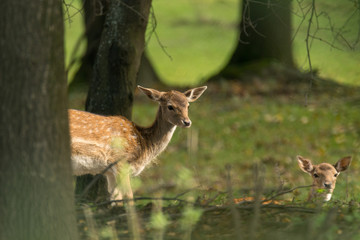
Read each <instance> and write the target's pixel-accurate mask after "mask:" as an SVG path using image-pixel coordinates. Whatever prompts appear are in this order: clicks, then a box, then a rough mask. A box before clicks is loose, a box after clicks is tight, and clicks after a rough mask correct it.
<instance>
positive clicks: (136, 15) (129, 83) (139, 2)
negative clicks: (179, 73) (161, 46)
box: [76, 0, 151, 201]
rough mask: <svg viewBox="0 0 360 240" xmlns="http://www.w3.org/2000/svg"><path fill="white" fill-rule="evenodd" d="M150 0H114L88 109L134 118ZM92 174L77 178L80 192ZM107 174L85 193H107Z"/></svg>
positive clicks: (95, 195) (93, 197)
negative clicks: (134, 100) (138, 75)
mask: <svg viewBox="0 0 360 240" xmlns="http://www.w3.org/2000/svg"><path fill="white" fill-rule="evenodd" d="M150 6H151V0H127V1H124V0H111V1H110V4H109V10H108V12H107V14H106V19H105V23H104V29H103V32H102V36H101V40H100V45H99V49H98V53H97V56H96V60H95V65H94V73H93V77H92V79H91V83H90V88H89V93H88V97H87V100H86V110H87V111H89V112H93V113H97V114H102V115H122V116H125V117H127V118H128V119H131V112H132V111H131V110H132V104H133V93H134V90H135V86H136V80H137V74H138V70H139V65H140V61H141V56H142V54H143V51H144V47H145V30H146V26H147V22H148V17H149V12H150ZM92 180H93V177H92V176H89V175H87V176H81V177H78V178H77V186H76V192H77V194H79V193H81V192H83V191H84V187H86V186H87V185H88V184H89V183H90V182H91V181H92ZM105 182H106V181H104V178H102V179H101V180H100V181H98V182H97V183H96V184H95V185H94V186H93V187H92V188H91V189H90V191H89V193H88V194H87V195H85V196H82V197H84V198H85V199H88V200H91V201H96V200H99V199H100V200H101V199H103V197H104V196H105V195H107V194H106V192H105V189H106V186H105Z"/></svg>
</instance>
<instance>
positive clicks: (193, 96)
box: [184, 86, 207, 102]
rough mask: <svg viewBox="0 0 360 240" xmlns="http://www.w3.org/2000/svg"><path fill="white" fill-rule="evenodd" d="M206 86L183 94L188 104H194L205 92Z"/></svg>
mask: <svg viewBox="0 0 360 240" xmlns="http://www.w3.org/2000/svg"><path fill="white" fill-rule="evenodd" d="M206 89H207V86H202V87H198V88H192V89H189V90H187V91H186V92H184V94H185V96H186V98H187V100H188V102H195V101H196V100H197V99H198V98H199V97H200V96H201V94H203V93H204V92H205V90H206Z"/></svg>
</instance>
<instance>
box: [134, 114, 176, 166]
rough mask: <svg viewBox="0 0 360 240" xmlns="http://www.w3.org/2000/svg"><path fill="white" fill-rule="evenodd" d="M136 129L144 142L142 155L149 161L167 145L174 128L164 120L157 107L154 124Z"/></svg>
mask: <svg viewBox="0 0 360 240" xmlns="http://www.w3.org/2000/svg"><path fill="white" fill-rule="evenodd" d="M137 129H138V131H139V132H140V134H141V136H142V137H143V139H144V142H145V149H144V155H145V156H147V158H150V159H149V160H151V159H152V158H154V157H156V156H157V155H159V154H160V153H161V152H162V151H163V150H164V149H165V148H166V146H167V145H168V144H169V142H170V140H171V138H172V136H173V134H174V131H175V129H176V126H175V125H173V124H171V123H169V122H168V121H166V120H165V119H164V117H163V112H162V110H161V107H159V109H158V112H157V115H156V119H155V121H154V123H153V124H152V125H151V126H150V127H147V128H144V127H137Z"/></svg>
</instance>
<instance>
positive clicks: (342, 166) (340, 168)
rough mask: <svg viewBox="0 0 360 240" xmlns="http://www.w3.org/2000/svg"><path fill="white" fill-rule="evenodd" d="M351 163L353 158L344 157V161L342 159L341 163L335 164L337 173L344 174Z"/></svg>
mask: <svg viewBox="0 0 360 240" xmlns="http://www.w3.org/2000/svg"><path fill="white" fill-rule="evenodd" d="M350 163H351V157H350V156H349V157H344V158H342V159H340V160H339V161H337V163H335V164H334V167H335V169H336V171H338V172H343V171H345V170H346V169H348V167H349V166H350Z"/></svg>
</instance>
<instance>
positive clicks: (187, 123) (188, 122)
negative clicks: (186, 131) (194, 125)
mask: <svg viewBox="0 0 360 240" xmlns="http://www.w3.org/2000/svg"><path fill="white" fill-rule="evenodd" d="M182 123H183V124H184V126H185V127H190V126H191V121H190V119H188V120H182Z"/></svg>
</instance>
